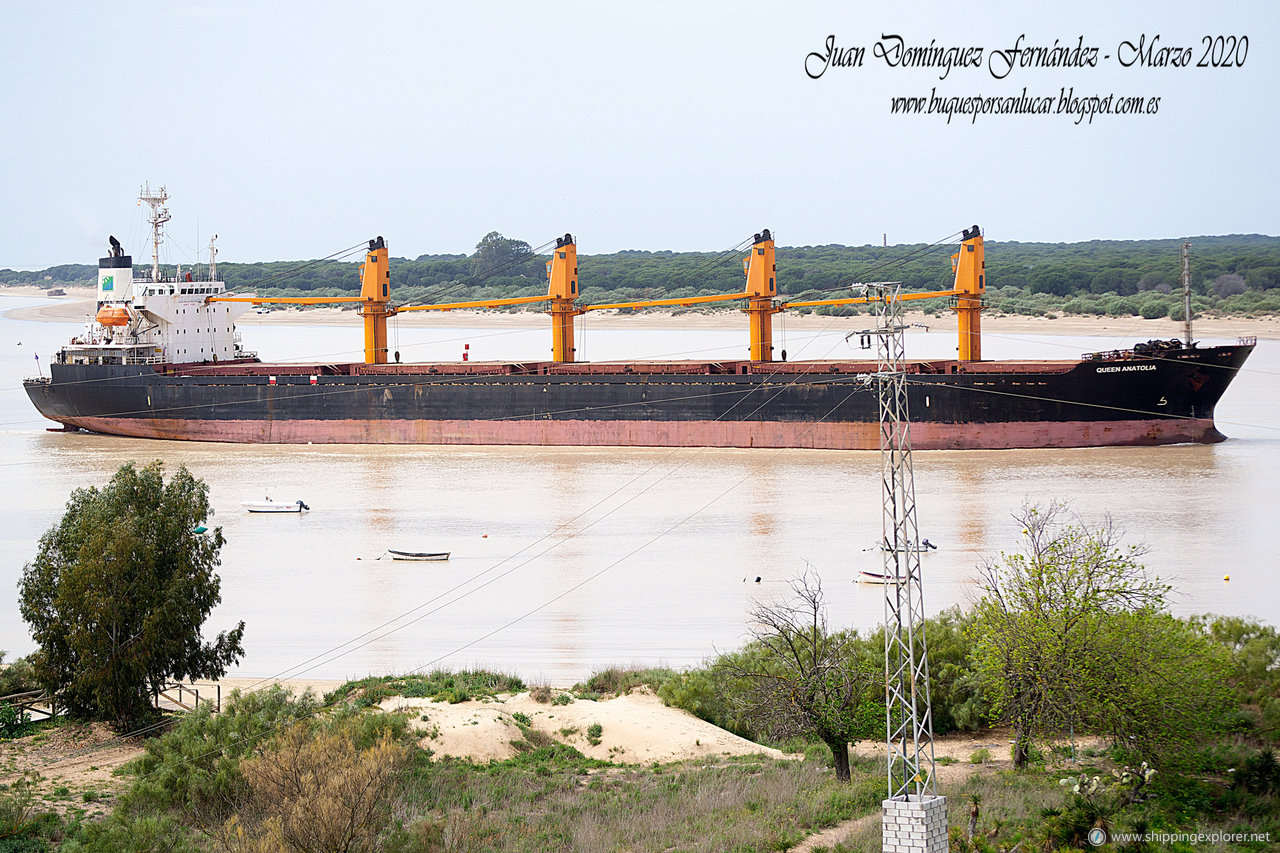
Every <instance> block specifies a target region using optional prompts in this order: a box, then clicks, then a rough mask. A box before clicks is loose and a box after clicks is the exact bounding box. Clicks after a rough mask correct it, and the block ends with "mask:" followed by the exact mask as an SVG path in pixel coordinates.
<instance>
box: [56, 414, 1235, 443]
mask: <svg viewBox="0 0 1280 853" xmlns="http://www.w3.org/2000/svg"><path fill="white" fill-rule="evenodd" d="M65 423H66V424H67V425H68V426H73V427H79V428H81V429H87V430H90V431H93V432H101V433H107V434H111V435H126V436H132V437H137V438H159V439H185V440H193V441H223V442H236V443H247V444H479V445H484V444H498V445H539V446H614V447H766V448H767V447H795V448H808V449H815V450H877V449H879V447H880V429H879V425H878V424H873V423H834V424H827V423H817V424H814V423H788V422H780V421H770V422H761V421H755V422H751V421H734V422H721V421H587V420H578V421H574V420H541V421H534V420H511V421H500V420H491V421H484V420H477V421H426V420H421V421H418V420H319V419H316V420H279V421H263V420H194V419H185V418H151V419H144V418H94V417H85V418H69V419H67V420H66V421H65ZM1223 439H1224V436H1223V435H1222V433H1220V432H1218V430H1217V429H1216V428H1215V427H1214V425H1213V420H1212V419H1210V418H1194V419H1160V420H1127V421H1073V422H1021V423H986V424H939V423H915V424H912V425H911V445H912V447H913V448H915V449H917V450H1004V449H1012V448H1036V447H1101V446H1109V445H1157V444H1182V443H1187V442H1196V443H1202V444H1210V443H1214V442H1219V441H1222V440H1223Z"/></svg>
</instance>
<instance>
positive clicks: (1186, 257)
mask: <svg viewBox="0 0 1280 853" xmlns="http://www.w3.org/2000/svg"><path fill="white" fill-rule="evenodd" d="M1182 323H1183V328H1184V335H1185V337H1186V347H1187V349H1191V241H1190V240H1183V241H1182Z"/></svg>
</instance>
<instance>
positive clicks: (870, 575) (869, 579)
mask: <svg viewBox="0 0 1280 853" xmlns="http://www.w3.org/2000/svg"><path fill="white" fill-rule="evenodd" d="M901 580H903V581H906V578H901ZM893 581H894V578H893V575H886V574H881V573H880V572H867V571H861V572H858V577H857V582H858V583H879V584H891V583H893Z"/></svg>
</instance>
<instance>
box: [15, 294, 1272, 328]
mask: <svg viewBox="0 0 1280 853" xmlns="http://www.w3.org/2000/svg"><path fill="white" fill-rule="evenodd" d="M44 293H45V292H44V290H43V289H41V288H36V287H7V288H3V289H0V296H3V295H13V296H43V295H44ZM93 298H94V294H93V291H92V290H89V289H87V288H77V289H72V290H71V291H68V295H67V296H65V297H60V298H57V299H55V300H53V301H51V302H49V303H48V304H45V305H36V306H32V307H28V308H16V309H11V310H10V311H8V312H7V314H6V316H8V317H10V318H12V319H15V320H36V321H44V322H76V323H83V322H86V321H87V320H88V319H89V316H90V315H91V314H92V313H93V309H94V303H93ZM3 308H4V305H3V301H0V310H3ZM906 319H907V322H910V323H919V324H922V325H925V326H928V327H929V329H930V330H931V331H940V332H946V331H951V332H954V331H955V328H956V319H955V315H954V314H951V313H950V312H945V313H940V314H936V315H932V316H930V315H927V314H924V313H922V312H918V311H912V312H908V313H907V315H906ZM360 322H361V320H360V318H359V317H357V316H356V314H355V312H354V311H352V310H343V309H341V308H313V309H308V310H305V311H304V310H301V309H298V308H280V309H276V310H273V311H271V312H270V313H268V314H256V313H253V312H250V313H248V314H245V315H243V316H242V317H241V318H240V320H239V321H238V324H239V325H241V326H255V325H273V326H285V325H299V326H346V325H349V326H352V327H355V326H357V325H358V324H359V323H360ZM391 322H392V323H398V324H399V325H401V326H403V327H405V328H436V329H540V328H547V329H548V330H549V329H550V325H549V320H548V318H547V316H546V315H545V314H543V313H541V312H537V311H524V312H520V313H504V312H499V311H419V312H413V313H406V314H402V315H400V316H398V317H395V318H393V319H392V321H391ZM577 322H578V323H580V324H585V326H586V328H587V329H677V330H678V329H742V330H743V332H744V334H745V332H746V325H747V321H746V318H745V317H744V316H743V315H742V312H740V311H733V310H728V311H723V312H720V313H716V314H695V313H683V314H673V313H672V312H669V311H653V312H645V313H643V314H634V315H632V314H629V315H619V314H617V313H616V312H613V311H602V312H599V313H598V314H596V313H592V314H589V315H587V316H586V317H585V318H583V317H580V318H578V321H577ZM784 323H785V326H786V329H787V330H788V331H810V332H816V331H833V332H851V331H856V330H860V329H865V328H867V327H868V326H869V325H870V324H871V320H870V318H869V317H868V316H866V315H865V314H864V315H860V316H856V317H820V316H818V315H815V314H801V315H790V314H788V315H786V316H785V317H779V318H775V320H774V329H775V333H776V331H777V330H778V329H780V328H781V325H782V324H784ZM982 328H983V330H984V331H985V332H988V333H990V334H1011V335H1071V336H1076V337H1082V336H1100V337H1117V338H1131V339H1133V340H1135V341H1144V340H1148V339H1151V338H1177V337H1181V336H1182V324H1181V323H1179V322H1175V321H1173V320H1170V319H1168V318H1165V319H1163V320H1144V319H1142V318H1140V317H1076V316H1070V317H1058V318H1056V319H1052V320H1051V319H1048V318H1046V317H1025V316H1018V315H1003V314H999V313H998V312H994V311H993V312H990V313H987V314H985V315H984V316H983V320H982ZM548 333H549V332H548ZM1195 334H1196V336H1197V337H1199V338H1226V339H1230V338H1236V337H1240V336H1243V335H1253V336H1256V337H1258V338H1260V339H1263V340H1280V317H1275V316H1271V317H1263V318H1254V319H1246V318H1242V317H1205V318H1201V319H1197V320H1196V321H1195Z"/></svg>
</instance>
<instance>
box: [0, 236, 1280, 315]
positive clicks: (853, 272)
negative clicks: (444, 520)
mask: <svg viewBox="0 0 1280 853" xmlns="http://www.w3.org/2000/svg"><path fill="white" fill-rule="evenodd" d="M1191 243H1192V250H1191V282H1192V293H1193V310H1194V311H1196V312H1202V311H1212V312H1218V313H1227V314H1237V315H1257V314H1264V313H1271V312H1275V311H1280V237H1269V236H1264V235H1256V234H1246V235H1229V236H1218V237H1193V238H1191ZM954 251H955V245H954V244H952V243H941V244H936V245H924V244H907V245H898V246H886V247H881V246H843V245H837V244H831V245H823V246H783V247H779V248H778V250H777V263H778V285H779V286H778V289H779V293H780V294H782V297H781V298H783V299H784V300H785V299H786V298H791V299H795V300H810V299H823V298H835V297H837V296H841V295H846V294H848V292H849V290H848V288H849V286H850V285H853V284H856V283H859V282H867V281H899V282H901V283H902V285H903V287H904V289H906V290H909V291H922V290H941V289H945V288H947V287H949V286H950V284H951V280H952V273H951V265H950V262H949V255H950V254H951V253H952V252H954ZM742 257H743V252H741V251H723V252H718V253H717V252H671V251H637V250H626V251H621V252H614V253H611V254H602V255H587V254H583V255H579V256H578V266H579V280H580V282H581V289H582V299H583V302H584V303H587V304H590V303H593V302H594V303H599V302H620V301H634V300H642V299H658V298H678V297H682V296H702V295H709V294H713V293H732V292H735V291H738V290H740V289H741V286H742V282H743V272H742V263H741V260H742ZM986 258H987V298H988V302H989V304H990V306H991V308H992V309H993V310H996V311H1000V312H1003V313H1008V314H1031V315H1044V314H1048V313H1065V314H1103V315H1110V316H1126V315H1139V316H1143V317H1148V318H1155V317H1163V316H1171V317H1173V318H1174V319H1180V318H1181V312H1182V310H1183V309H1182V296H1181V289H1182V285H1181V265H1182V262H1181V240H1177V239H1169V240H1124V241H1119V240H1094V241H1089V242H1083V243H1018V242H995V241H992V242H988V243H987V244H986ZM549 260H550V256H549V255H540V254H537V253H536V252H535V251H534V250H533V249H532V248H531V247H530V246H529V244H528V243H526V242H524V241H522V240H515V239H511V238H507V237H504V236H502V235H501V234H498V233H497V232H490V233H489V234H487V235H485V237H484V238H482V239H481V240H480V242H479V243H477V245H476V248H475V251H474V252H472V253H471V254H453V255H419V256H418V257H416V258H413V259H409V258H394V259H393V260H392V264H391V271H392V287H393V296H394V297H395V299H396V301H397V302H401V303H425V302H446V301H473V300H484V299H502V298H508V297H516V296H534V295H538V294H540V293H545V291H546V273H545V264H546V263H547V262H548V261H549ZM172 271H173V269H172V268H170V269H169V272H172ZM218 271H219V273H220V275H221V277H222V278H223V279H224V280H225V281H226V282H227V286H228V287H229V288H230V289H233V290H237V291H256V292H257V293H259V294H261V295H266V296H350V295H353V294H354V293H356V292H358V290H359V271H358V263H356V262H344V261H307V262H296V261H288V262H286V261H269V262H258V263H222V264H219V265H218ZM95 278H96V268H95V267H93V266H91V265H87V264H65V265H61V266H56V267H50V268H48V269H46V270H41V271H36V272H21V271H13V270H0V284H11V285H37V286H43V287H67V286H72V287H74V286H93V285H94V283H95ZM945 307H946V306H945V305H944V304H942V302H941V301H939V303H938V304H936V305H933V304H930V305H928V306H927V307H926V309H925V310H926V311H930V312H935V311H939V310H943V309H945ZM515 310H521V309H515ZM524 310H537V309H524ZM702 310H709V311H715V310H723V308H717V307H715V306H710V307H707V308H705V309H702ZM857 310H858V309H854V308H847V307H837V308H822V309H817V311H818V312H819V313H831V314H842V313H856V312H857Z"/></svg>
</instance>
